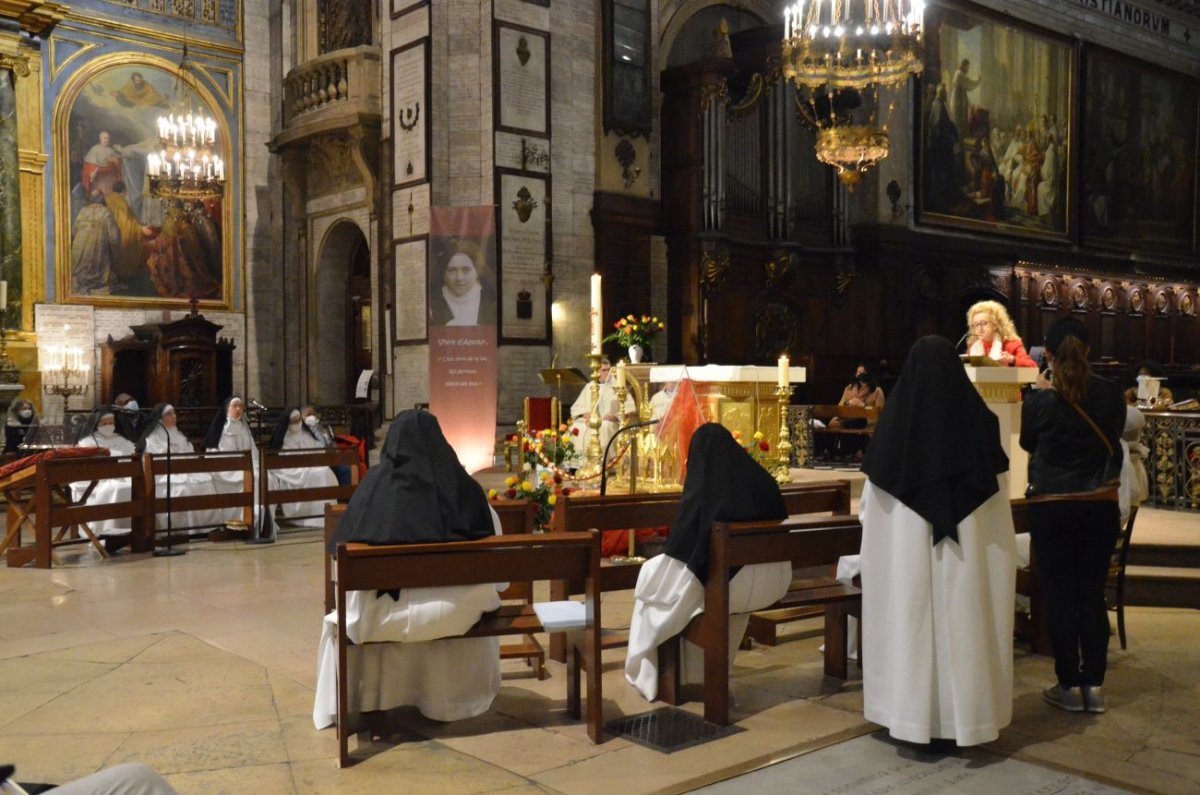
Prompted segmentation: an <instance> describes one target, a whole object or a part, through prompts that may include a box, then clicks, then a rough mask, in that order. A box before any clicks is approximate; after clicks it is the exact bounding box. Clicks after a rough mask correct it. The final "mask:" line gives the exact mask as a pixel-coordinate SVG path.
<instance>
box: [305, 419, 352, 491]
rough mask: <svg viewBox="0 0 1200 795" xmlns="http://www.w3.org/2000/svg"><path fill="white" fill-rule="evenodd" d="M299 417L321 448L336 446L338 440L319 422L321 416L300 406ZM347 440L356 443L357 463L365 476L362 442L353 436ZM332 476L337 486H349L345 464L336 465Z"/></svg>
mask: <svg viewBox="0 0 1200 795" xmlns="http://www.w3.org/2000/svg"><path fill="white" fill-rule="evenodd" d="M300 417H301V418H302V420H303V422H304V427H305V428H306V429H307V430H308V432H309V433H311V434H312V436H313V438H314V439H317V440H318V441H320V442H321V445H322V446H323V447H325V448H327V449H328V448H330V447H336V446H337V445H338V439H337V437H335V436H334V434H333V430H332V429H331V428H330V427H329V426H328V425H325V424H323V423H322V422H321V415H320V414H319V413H317V410H316V409H315V408H314V407H312V406H301V407H300ZM348 438H349V439H350V440H351V441H353V442H356V443H357V444H358V447H359V461H360V462H361V464H360V465H361V467H362V473H364V474H365V473H366V467H367V465H366V463H365V462H366V448H365V447H363V446H362V441H361V440H359V439H358V438H356V437H353V436H351V437H348ZM343 441H344V440H343ZM333 474H334V477H336V478H337V482H338V485H339V486H348V485H350V480H351V476H350V467H349V466H347V465H346V464H338V465H337V466H335V467H333ZM359 477H362V474H360V475H359Z"/></svg>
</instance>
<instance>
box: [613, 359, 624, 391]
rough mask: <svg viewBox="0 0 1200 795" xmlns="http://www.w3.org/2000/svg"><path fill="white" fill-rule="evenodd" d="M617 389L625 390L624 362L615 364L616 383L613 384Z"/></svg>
mask: <svg viewBox="0 0 1200 795" xmlns="http://www.w3.org/2000/svg"><path fill="white" fill-rule="evenodd" d="M614 386H615V387H616V388H617V389H624V388H625V360H624V359H622V360H621V361H619V362H617V383H616V384H614Z"/></svg>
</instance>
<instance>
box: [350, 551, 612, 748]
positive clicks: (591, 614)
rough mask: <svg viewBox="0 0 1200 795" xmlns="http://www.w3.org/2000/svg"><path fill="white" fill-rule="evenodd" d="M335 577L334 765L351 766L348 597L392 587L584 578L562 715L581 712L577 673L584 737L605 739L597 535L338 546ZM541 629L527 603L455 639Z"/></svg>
mask: <svg viewBox="0 0 1200 795" xmlns="http://www.w3.org/2000/svg"><path fill="white" fill-rule="evenodd" d="M335 572H336V578H337V586H336V596H335V600H336V602H337V632H336V634H337V644H338V663H337V665H338V669H337V670H338V685H337V726H338V764H339V765H340V766H342V767H344V766H346V764H348V763H349V747H348V743H349V734H350V731H349V721H348V718H349V715H348V705H349V690H348V683H347V681H346V677H345V676H344V675H343V672H345V671H347V670H349V668H348V665H347V652H348V648H349V645H350V643H349V642H348V639H347V638H346V633H345V632H344V631H342V628H343V627H345V626H346V593H347V592H349V591H371V590H391V589H396V588H422V587H433V586H438V587H444V586H454V585H476V584H479V583H490V582H496V581H508V582H532V581H536V580H551V579H568V580H573V579H577V578H583V579H585V581H586V583H587V586H586V603H585V611H586V613H585V615H586V626H585V627H583V628H581V629H578V630H573V631H571V632H570V633H568V638H569V644H570V654H569V655H568V660H567V670H568V682H567V713H568V714H569V715H571V716H572V717H574V718H579V717H580V715H581V709H580V706H581V705H580V689H581V681H580V680H581V678H582V677H581V670H582V672H583V673H584V674H586V679H587V685H586V688H587V715H586V723H587V732H588V736H589V737H590V738H591V740H592V742H594V743H601V742H603V741H604V722H603V701H602V696H601V674H602V670H601V666H600V593H599V590H598V585H599V576H600V535H599V533H563V534H557V535H551V534H543V535H513V536H498V537H495V538H485V539H480V540H477V541H454V542H448V543H443V544H405V545H394V546H368V545H365V544H339V545H338V548H337V561H336V563H335ZM541 631H543V627H542V624H541V621H540V620H539V619H538V616H537V613H536V612H535V611H534V609H533V606H532V605H527V604H526V605H504V606H501V607H500V608H499V609H498V610H494V611H492V612H489V613H485V614H484V615H483V617H482V618H480V620H479V621H478V622H477V623H476V624H475V625H474V626H473V627H471V629H469V630H468V631H467V632H465V633H463V634H462V635H461V636H460V637H463V638H481V637H494V636H505V635H530V634H533V633H537V632H541Z"/></svg>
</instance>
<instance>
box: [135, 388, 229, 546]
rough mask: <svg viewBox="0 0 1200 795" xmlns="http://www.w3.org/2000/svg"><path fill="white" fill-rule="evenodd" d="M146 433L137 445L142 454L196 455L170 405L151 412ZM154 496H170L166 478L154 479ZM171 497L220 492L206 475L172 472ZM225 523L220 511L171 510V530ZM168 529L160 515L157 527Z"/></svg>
mask: <svg viewBox="0 0 1200 795" xmlns="http://www.w3.org/2000/svg"><path fill="white" fill-rule="evenodd" d="M143 429H144V433H143V435H142V438H141V441H139V442H138V446H137V449H138V451H139V452H146V453H151V454H152V455H154V456H156V457H165V456H166V455H167V450H170V451H171V454H172V455H189V454H192V453H195V452H196V451H195V449H193V447H192V443H191V442H189V441H188V439H187V437H186V436H184V435H183V431H181V430H179V428H178V427H176V417H175V407H174V406H172V405H171V404H170V403H159V404H158V405H157V406H155V407H154V409H153V411H151V412H150V417H149V418H148V419H147V420H146V424H145V426H143ZM154 482H155V487H154V488H155V493H156V494H157V495H158V497H160V498H164V497H166V496H167V476H166V475H158V476H156V477H155V478H154ZM170 482H171V491H170V493H171V496H172V497H195V496H200V495H213V494H216V493H217V490H216V488H215V487H214V486H213V482H212V476H210V475H209V474H208V473H207V472H193V473H189V474H182V473H179V472H172V473H171V477H170ZM221 523H222V519H221V517H220V512H219V511H213V510H205V511H176V510H173V511H171V526H172V527H215V526H217V525H219V524H221ZM166 526H167V514H165V513H160V514H158V516H157V518H156V520H155V527H156V528H157V529H158V530H162V529H163V528H165V527H166Z"/></svg>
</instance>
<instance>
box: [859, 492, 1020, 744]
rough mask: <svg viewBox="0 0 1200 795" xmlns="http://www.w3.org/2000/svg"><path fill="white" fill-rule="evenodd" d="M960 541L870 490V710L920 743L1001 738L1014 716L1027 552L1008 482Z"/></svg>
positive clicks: (865, 557) (866, 589)
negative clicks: (1020, 550) (1016, 529)
mask: <svg viewBox="0 0 1200 795" xmlns="http://www.w3.org/2000/svg"><path fill="white" fill-rule="evenodd" d="M997 479H998V481H999V490H998V491H997V492H996V494H994V495H993V496H992V497H991V498H990V499H988V500H987V501H986V502H984V503H983V504H982V505H980V506H979V507H978V508H976V509H975V512H974V513H972V514H971V515H969V516H968V517H967V518H965V519H963V520H962V521H961V522H960V523H959V524H958V537H959V540H958V542H955V541H954V540H952V539H949V538H947V539H944V540H943V541H942V542H941V543H939V544H938V545H937V546H933V544H932V538H933V535H932V532H933V531H932V527H931V525H930V524H929V523H928V522H926V521H925V520H924V519H923V518H921V517H920V516H919V515H918V514H916V513H915V512H914V511H913V510H912V509H910V508H909V507H908V506H906V505H904V504H903V503H901V502H900V501H899V500H897V499H896V498H894V497H893V496H892V495H890V494H888V493H887V492H885V491H883V490H882V489H879V488H876V487H875V486H874V484H872V483H871V482H870V481H868V482H867V483H866V484H865V486H864V487H863V494H862V500H861V502H860V506H859V516H860V517H861V518H862V525H863V538H862V587H863V649H864V654H863V661H862V667H863V712H864V714H865V716H866V718H867V720H869V721H872V722H874V723H878V724H880V725H882V726H886V727H887V728H888V729H889V731H890V732H891V735H892V736H893V737H895V738H896V739H899V740H905V741H907V742H912V743H928V742H929V741H930V740H931V739H934V738H944V739H953V740H954V741H956V742H957V744H958V745H961V746H966V745H978V744H980V743H986V742H990V741H992V740H995V739H996V738H997V737H998V736H999V734H1000V729H1002V728H1004V727H1005V726H1007V725H1008V724H1009V723H1010V722H1011V720H1012V700H1013V685H1012V659H1013V656H1012V655H1013V650H1012V649H1013V594H1014V589H1015V585H1016V548H1015V541H1014V538H1013V523H1012V509H1011V507H1010V505H1009V500H1008V474H1007V473H1002V474H1000V475H998V476H997Z"/></svg>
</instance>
